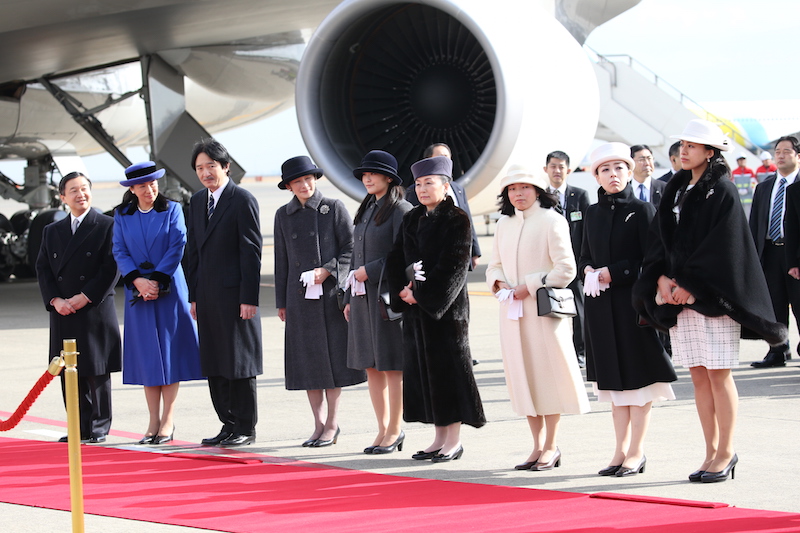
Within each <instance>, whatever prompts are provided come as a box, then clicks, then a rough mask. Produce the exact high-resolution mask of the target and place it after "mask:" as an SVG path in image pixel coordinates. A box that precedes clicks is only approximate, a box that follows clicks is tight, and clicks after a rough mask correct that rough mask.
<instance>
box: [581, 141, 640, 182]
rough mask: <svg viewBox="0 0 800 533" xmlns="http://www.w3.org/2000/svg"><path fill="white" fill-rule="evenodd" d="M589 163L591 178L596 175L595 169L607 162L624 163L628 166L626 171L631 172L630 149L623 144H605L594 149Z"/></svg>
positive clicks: (632, 164)
mask: <svg viewBox="0 0 800 533" xmlns="http://www.w3.org/2000/svg"><path fill="white" fill-rule="evenodd" d="M589 160H590V161H591V162H592V163H591V165H592V166H591V172H592V176H596V175H597V167H599V166H600V165H602V164H604V163H608V162H609V161H624V162H625V163H627V164H628V169H630V170H633V166H634V163H633V159H631V147H630V146H628V145H627V144H625V143H606V144H601V145H600V146H598V147H597V148H595V149H594V151H593V152H592V155H590V156H589Z"/></svg>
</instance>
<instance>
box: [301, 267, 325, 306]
mask: <svg viewBox="0 0 800 533" xmlns="http://www.w3.org/2000/svg"><path fill="white" fill-rule="evenodd" d="M300 281H301V282H303V285H304V286H305V288H306V300H319V299H320V298H322V284H321V283H314V271H313V270H306V271H305V272H303V273H302V274H300Z"/></svg>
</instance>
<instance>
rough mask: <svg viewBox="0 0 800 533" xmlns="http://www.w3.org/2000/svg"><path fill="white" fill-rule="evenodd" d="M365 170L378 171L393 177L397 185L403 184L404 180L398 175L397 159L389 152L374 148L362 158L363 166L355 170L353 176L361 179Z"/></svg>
mask: <svg viewBox="0 0 800 533" xmlns="http://www.w3.org/2000/svg"><path fill="white" fill-rule="evenodd" d="M364 172H376V173H378V174H383V175H384V176H388V177H390V178H392V181H393V182H394V183H395V184H396V185H401V184H402V183H403V180H401V179H400V176H398V175H397V159H395V157H394V156H393V155H392V154H390V153H389V152H384V151H383V150H372V151H371V152H368V153H367V155H365V156H364V159H362V160H361V166H360V167H358V168H357V169H355V170H353V176H355V177H356V178H357V179H361V175H362V174H364Z"/></svg>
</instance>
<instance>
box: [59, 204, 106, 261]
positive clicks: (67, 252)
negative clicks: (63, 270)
mask: <svg viewBox="0 0 800 533" xmlns="http://www.w3.org/2000/svg"><path fill="white" fill-rule="evenodd" d="M71 220H72V217H66V218H65V219H63V220H62V221H61V222H60V223H61V238H62V239H64V241H62V242H66V248H64V253H63V254H62V255H61V266H64V265H66V264H67V262H68V260H69V258H70V256H71V255H72V254H73V253H74V252H75V250H77V249H78V247H79V246H80V245H81V243H83V241H85V240H86V239H87V238H88V237H89V235H91V234H92V232H93V231H94V229H95V227H96V226H97V211H95V210H94V208H91V207H90V208H89V212H88V213H86V217H84V219H83V222H81V224H80V226H78V231H76V232H75V235H73V234H72V228H71V226H70V225H71Z"/></svg>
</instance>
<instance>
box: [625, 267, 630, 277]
mask: <svg viewBox="0 0 800 533" xmlns="http://www.w3.org/2000/svg"><path fill="white" fill-rule="evenodd" d="M624 272H625V275H626V276H627V275H628V274H630V273H631V271H630V270H628V269H627V268H626V269H625V271H624Z"/></svg>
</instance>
